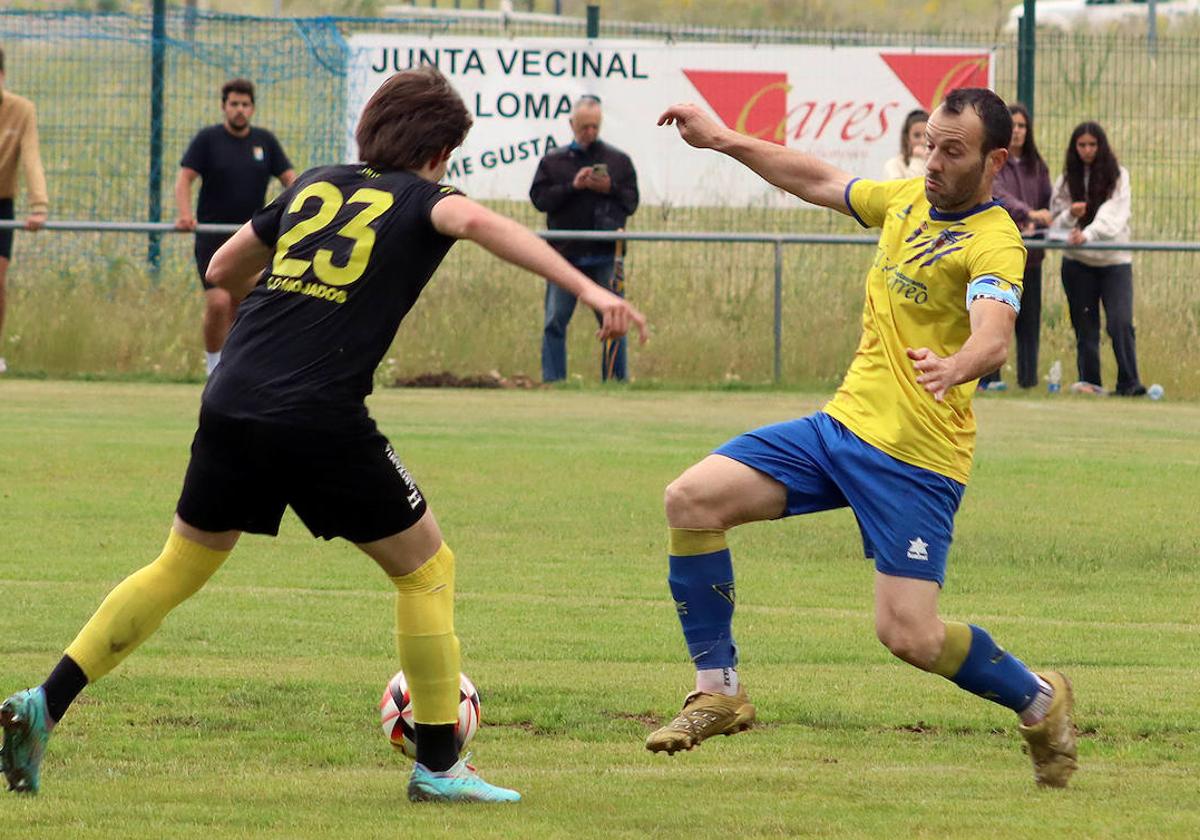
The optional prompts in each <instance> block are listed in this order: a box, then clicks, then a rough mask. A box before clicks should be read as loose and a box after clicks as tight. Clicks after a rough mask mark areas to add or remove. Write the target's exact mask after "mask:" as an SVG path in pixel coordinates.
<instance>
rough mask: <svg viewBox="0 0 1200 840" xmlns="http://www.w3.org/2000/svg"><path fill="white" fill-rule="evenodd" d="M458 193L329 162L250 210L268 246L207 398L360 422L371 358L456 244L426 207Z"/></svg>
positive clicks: (289, 419)
mask: <svg viewBox="0 0 1200 840" xmlns="http://www.w3.org/2000/svg"><path fill="white" fill-rule="evenodd" d="M455 194H458V191H457V190H455V189H454V188H453V187H447V186H443V185H441V184H435V183H431V182H429V181H426V180H424V179H422V178H420V177H418V176H416V175H414V174H413V173H411V172H407V171H396V172H377V171H375V170H373V169H371V168H369V167H366V166H363V165H346V166H328V167H320V168H317V169H311V170H309V171H308V172H305V173H304V174H303V175H301V176H300V177H299V178H297V179H296V181H295V183H293V184H292V186H291V187H289V188H288V189H286V190H285V191H284V192H283V193H282V194H280V196H279V197H278V198H277V199H275V201H273V202H271V204H269V205H267V206H266V207H264V208H263V209H261V210H259V211H258V212H257V213H255V214H254V217H253V218H252V219H251V220H250V224H251V225H252V226H253V229H254V233H255V234H256V235H257V236H258V238H259V239H260V240H262V241H263V242H264V243H265V244H267V245H269V246H271V247H273V248H274V254H273V256H272V258H271V262H270V264H269V265H268V267H267V269H266V270H265V271H264V272H263V274H262V277H261V278H260V279H259V281H258V283H257V285H256V286H255V287H254V289H253V290H252V291H251V292H250V294H249V295H248V296H247V297H246V299H245V300H244V301H243V302H242V304H241V306H240V307H239V309H238V314H237V319H236V321H235V322H234V325H233V329H232V330H231V331H230V333H229V339H228V341H227V342H226V344H225V348H224V350H223V351H222V354H221V363H220V365H218V366H217V368H216V370H214V371H213V373H212V376H211V377H210V378H209V381H208V386H207V387H206V388H205V390H204V405H205V407H206V408H209V409H211V410H213V411H216V412H218V413H220V414H222V415H225V416H228V417H235V418H253V419H260V420H266V421H270V422H279V423H282V424H286V425H291V426H303V427H306V428H330V429H348V428H352V427H353V426H354V424H355V423H356V422H360V421H365V420H366V418H367V410H366V406H365V405H364V402H363V401H364V399H365V398H366V396H367V395H368V394H370V393H371V388H372V378H373V374H374V371H375V368H376V366H377V365H378V364H379V362H380V360H381V359H382V358H383V355H384V354H385V353H386V352H387V349H388V347H389V346H390V345H391V342H392V338H393V337H394V336H395V333H396V329H397V327H399V325H400V322H401V321H402V320H403V319H404V316H405V315H406V314H408V311H409V310H410V309H412V307H413V304H414V303H416V301H417V297H418V296H420V294H421V291H422V290H423V289H424V288H425V284H426V283H428V282H429V278H430V276H432V274H433V272H434V271H435V270H436V269H437V267H438V265H439V264H441V262H442V260H443V259H444V258H445V256H446V253H447V252H448V251H449V250H450V246H451V245H453V244H454V241H455V240H454V239H452V238H450V237H447V236H444V235H442V234H440V233H438V232H437V230H435V229H434V227H433V223H432V221H431V220H430V212H431V210H432V209H433V206H434V205H435V204H437V202H438V201H440V200H441V199H443V198H445V197H446V196H448V195H455Z"/></svg>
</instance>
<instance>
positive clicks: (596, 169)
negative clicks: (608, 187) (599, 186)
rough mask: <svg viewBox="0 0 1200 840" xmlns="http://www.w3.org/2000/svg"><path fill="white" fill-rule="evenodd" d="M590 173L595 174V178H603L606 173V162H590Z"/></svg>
mask: <svg viewBox="0 0 1200 840" xmlns="http://www.w3.org/2000/svg"><path fill="white" fill-rule="evenodd" d="M592 174H593V175H595V176H596V177H597V178H603V177H604V176H605V175H607V174H608V164H607V163H596V164H592Z"/></svg>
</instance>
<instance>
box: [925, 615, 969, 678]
mask: <svg viewBox="0 0 1200 840" xmlns="http://www.w3.org/2000/svg"><path fill="white" fill-rule="evenodd" d="M945 624H946V640H945V641H944V642H942V650H941V653H939V654H938V658H937V659H936V660H934V663H933V664H932V665H931V666H929V670H930V671H932V672H933V673H935V674H937V675H939V676H942V677H945V678H946V679H948V680H950V679H953V678H954V676H955V675H956V674H957V673H958V669H959V668H961V667H962V664H963V662H965V661H966V659H967V654H968V653H969V652H970V650H971V627H970V625H968V624H963V623H962V622H961V621H947V622H945Z"/></svg>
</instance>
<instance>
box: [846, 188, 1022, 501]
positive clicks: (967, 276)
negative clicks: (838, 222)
mask: <svg viewBox="0 0 1200 840" xmlns="http://www.w3.org/2000/svg"><path fill="white" fill-rule="evenodd" d="M846 206H847V207H849V209H850V211H851V212H852V213H853V214H854V217H855V218H856V219H857V220H858V221H859V223H860V224H862V225H863V226H864V227H878V228H882V229H883V231H882V233H881V234H880V237H879V247H878V249H877V250H876V252H875V262H874V264H873V265H872V266H871V270H870V271H869V272H868V273H867V299H866V304H865V306H864V307H863V319H862V321H863V333H862V339H861V340H860V341H859V344H858V349H857V350H856V351H855V353H854V361H853V362H851V364H850V370H849V371H847V372H846V378H845V379H843V380H842V385H841V387H840V388H838V391H837V394H835V395H834V397H833V399H832V400H830V401H829V403H828V404H827V405H826V406H825V411H826V412H827V413H828V414H830V415H831V416H833V417H835V418H836V419H837V420H839V421H841V422H842V423H843V424H844V425H845V426H846V427H847V428H849V429H850V430H851V431H852V432H854V434H856V435H857V436H858V437H860V438H862V439H863V440H865V441H866V442H867V443H869V444H871V445H872V446H875V447H877V448H879V449H882V450H883V451H884V452H886V453H888V454H889V455H891V456H892V457H894V458H898V459H899V460H901V461H904V462H905V463H908V464H913V465H914V466H918V467H923V468H924V469H928V470H933V471H934V472H937V473H940V474H942V475H945V476H949V477H950V478H952V479H954V480H955V481H959V482H962V483H964V484H965V483H966V482H967V479H968V477H969V476H970V473H971V458H972V455H973V454H974V450H975V415H974V414H973V413H972V411H971V397H972V395H973V394H974V391H975V383H974V382H966V383H963V384H962V385H959V386H957V387H954V388H951V389H950V390H949V391H948V392H947V393H946V398H945V400H944V401H943V402H940V403H939V402H937V401H936V400H934V398H933V395H932V394H930V393H929V392H928V391H926V390H925V389H924V388H923V387H922V386H920V385H918V384H917V372H916V371H915V370H914V369H913V366H912V362H911V360H910V359H909V358H908V356H907V355H906V353H905V350H906V348H910V347H911V348H913V349H916V348H919V347H928V348H929V349H930V350H932V351H933V352H935V353H937V354H938V355H939V356H949V355H952V354H954V353H957V352H958V350H959V349H960V348H961V347H962V346H963V344H964V343H965V342H966V340H967V338H968V337H969V336H970V335H971V324H970V320H969V316H968V314H967V308H968V303H967V296H968V287H971V290H972V291H971V294H972V296H974V295H975V293H976V291H977V290H979V289H981V288H982V289H991V290H993V291H994V294H992V293H988V292H986V291H985V292H984V294H983V296H985V297H995V298H997V299H1000V300H1006V301H1007V302H1009V303H1011V304H1012V305H1013V306H1014V308H1016V307H1017V306H1019V305H1020V304H1019V300H1020V290H1021V282H1022V279H1023V277H1024V273H1025V246H1024V244H1022V242H1021V235H1020V234H1019V233H1018V232H1017V228H1016V226H1015V225H1014V224H1013V222H1012V220H1011V219H1010V218H1009V215H1008V213H1007V211H1005V209H1004V208H1003V207H1002V206H1000V204H999V203H998V202H996V201H992V202H988V203H987V204H982V205H980V206H978V207H976V208H974V209H972V210H967V211H964V212H962V213H939V212H938V211H937V210H935V209H933V208H932V207H931V206H930V204H929V201H928V199H926V198H925V189H924V181H923V179H921V178H913V179H910V180H903V181H867V180H863V179H855V180H853V181H851V182H850V185H849V186H847V187H846ZM972 284H974V285H972Z"/></svg>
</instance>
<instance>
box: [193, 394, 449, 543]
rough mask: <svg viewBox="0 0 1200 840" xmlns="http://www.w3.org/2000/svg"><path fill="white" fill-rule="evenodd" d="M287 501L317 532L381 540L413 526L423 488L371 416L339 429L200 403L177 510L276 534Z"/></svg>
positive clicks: (215, 526) (201, 521) (213, 526)
mask: <svg viewBox="0 0 1200 840" xmlns="http://www.w3.org/2000/svg"><path fill="white" fill-rule="evenodd" d="M289 505H290V506H291V508H292V510H294V511H295V512H296V515H297V516H299V517H300V520H301V521H302V522H303V523H304V524H305V525H306V526H307V527H308V530H309V531H311V532H312V534H313V536H314V537H323V538H325V539H327V540H329V539H333V538H334V537H343V538H345V539H347V540H349V541H350V542H355V543H364V542H374V541H375V540H381V539H383V538H384V537H390V536H392V535H393V534H397V533H399V532H401V531H404V530H407V529H408V528H410V527H412V526H413V525H414V524H416V522H417V520H419V519H420V518H421V517H422V516H423V515H424V514H425V510H426V503H425V496H424V494H422V493H421V490H420V488H418V487H417V485H416V482H414V481H413V478H412V476H411V475H410V474H409V472H408V470H407V469H405V468H404V465H403V464H402V463H400V459H399V458H397V457H396V453H395V451H394V450H393V449H392V446H391V444H389V443H388V441H387V438H385V437H384V436H383V435H382V434H380V433H379V431H378V430H377V429H376V428H375V424H374V422H373V421H370V420H367V421H366V422H365V424H364V425H362V426H360V428H359V430H358V431H355V432H352V433H335V432H329V431H315V430H312V429H298V428H294V427H290V426H280V425H276V424H271V423H265V422H263V421H259V420H237V419H232V418H229V417H225V416H222V415H220V414H216V413H215V412H212V411H209V410H208V409H205V408H202V409H201V410H200V426H199V428H198V429H197V430H196V436H195V438H194V439H193V441H192V459H191V461H190V462H189V463H188V469H187V475H186V476H185V477H184V480H183V492H182V493H181V494H180V497H179V504H178V506H177V507H176V512H177V513H178V514H179V516H180V518H181V519H183V521H184V522H186V523H188V524H189V525H191V526H192V527H194V528H199V529H201V530H203V531H233V530H237V531H247V532H249V533H252V534H270V535H271V536H275V535H276V534H278V533H279V522H280V520H281V519H282V518H283V511H284V509H285V508H286V507H288V506H289Z"/></svg>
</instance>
